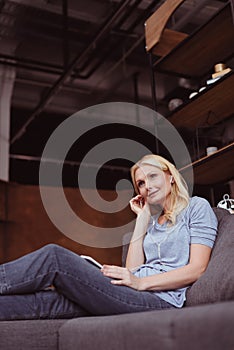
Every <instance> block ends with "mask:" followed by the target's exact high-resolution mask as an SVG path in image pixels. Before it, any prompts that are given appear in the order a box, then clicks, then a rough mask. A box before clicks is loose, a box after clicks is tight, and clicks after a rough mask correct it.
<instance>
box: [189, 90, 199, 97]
mask: <svg viewBox="0 0 234 350" xmlns="http://www.w3.org/2000/svg"><path fill="white" fill-rule="evenodd" d="M197 94H198V92H197V91H194V92H191V94H190V95H189V99H191V98H193V97H194V96H196V95H197Z"/></svg>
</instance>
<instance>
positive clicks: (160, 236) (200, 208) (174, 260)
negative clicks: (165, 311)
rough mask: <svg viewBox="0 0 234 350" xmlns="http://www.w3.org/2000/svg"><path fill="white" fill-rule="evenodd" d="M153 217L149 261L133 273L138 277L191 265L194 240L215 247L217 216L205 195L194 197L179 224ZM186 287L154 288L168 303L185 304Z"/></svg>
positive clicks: (147, 240)
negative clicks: (160, 289) (157, 289)
mask: <svg viewBox="0 0 234 350" xmlns="http://www.w3.org/2000/svg"><path fill="white" fill-rule="evenodd" d="M159 215H160V214H157V215H155V216H153V217H152V218H151V220H150V223H149V226H148V230H147V233H146V235H145V238H144V242H143V247H144V252H145V263H144V264H143V265H141V266H140V267H138V268H137V269H136V270H135V271H134V272H133V273H134V275H136V276H138V277H146V276H151V275H154V274H157V273H163V272H167V271H171V270H173V269H176V268H178V267H181V266H184V265H187V264H188V262H189V252H190V244H193V243H195V244H203V245H206V246H208V247H211V248H212V247H213V245H214V242H215V238H216V235H217V218H216V216H215V214H214V212H213V210H212V208H211V206H210V204H209V202H208V201H207V200H206V199H204V198H201V197H192V198H190V202H189V205H188V206H187V207H186V208H185V209H184V210H183V211H182V212H181V213H180V214H179V215H178V217H177V220H176V224H175V225H174V226H168V225H167V223H165V224H163V225H160V224H159V223H158V217H159ZM187 288H188V287H186V288H180V289H176V290H169V291H161V292H158V291H157V292H152V293H155V294H157V295H158V296H159V297H160V298H162V299H164V300H166V301H167V302H168V303H170V304H172V305H174V306H176V307H182V306H183V304H184V301H185V300H186V289H187Z"/></svg>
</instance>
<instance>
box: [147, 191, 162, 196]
mask: <svg viewBox="0 0 234 350" xmlns="http://www.w3.org/2000/svg"><path fill="white" fill-rule="evenodd" d="M158 191H159V190H157V191H153V192H150V193H148V197H153V196H154V195H155V194H157V193H158Z"/></svg>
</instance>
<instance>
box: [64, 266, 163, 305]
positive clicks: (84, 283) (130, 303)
mask: <svg viewBox="0 0 234 350" xmlns="http://www.w3.org/2000/svg"><path fill="white" fill-rule="evenodd" d="M58 272H62V273H63V274H64V275H67V276H70V277H72V278H74V279H75V280H78V281H79V282H80V283H81V284H83V285H84V286H90V287H92V288H93V289H95V290H97V291H98V292H100V293H102V294H103V295H106V296H108V297H110V298H112V299H114V300H117V301H119V302H121V303H123V304H125V305H130V306H136V307H139V308H141V307H144V308H147V309H153V310H155V308H156V306H147V305H143V304H141V305H139V304H135V303H132V302H131V301H130V302H126V301H125V300H122V299H121V298H118V297H116V296H113V295H112V294H109V293H107V292H106V291H104V290H102V289H100V288H97V287H96V286H94V285H93V284H91V283H87V282H85V281H83V280H82V279H81V278H79V277H77V276H76V277H74V276H73V275H71V274H69V273H67V272H64V271H62V270H59V271H58ZM120 287H121V286H120ZM125 287H127V286H125ZM128 288H130V287H128ZM139 293H141V292H139ZM148 293H150V292H148ZM158 298H159V299H160V302H162V304H163V303H164V302H165V301H164V300H163V299H161V298H160V297H159V296H158ZM166 303H167V302H166ZM167 304H168V303H167ZM168 305H169V304H168Z"/></svg>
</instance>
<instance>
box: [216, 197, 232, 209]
mask: <svg viewBox="0 0 234 350" xmlns="http://www.w3.org/2000/svg"><path fill="white" fill-rule="evenodd" d="M217 208H222V209H226V210H228V211H229V212H230V213H231V214H234V199H231V198H230V197H229V195H228V194H225V195H224V196H223V199H222V200H221V201H220V202H219V203H218V204H217Z"/></svg>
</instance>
